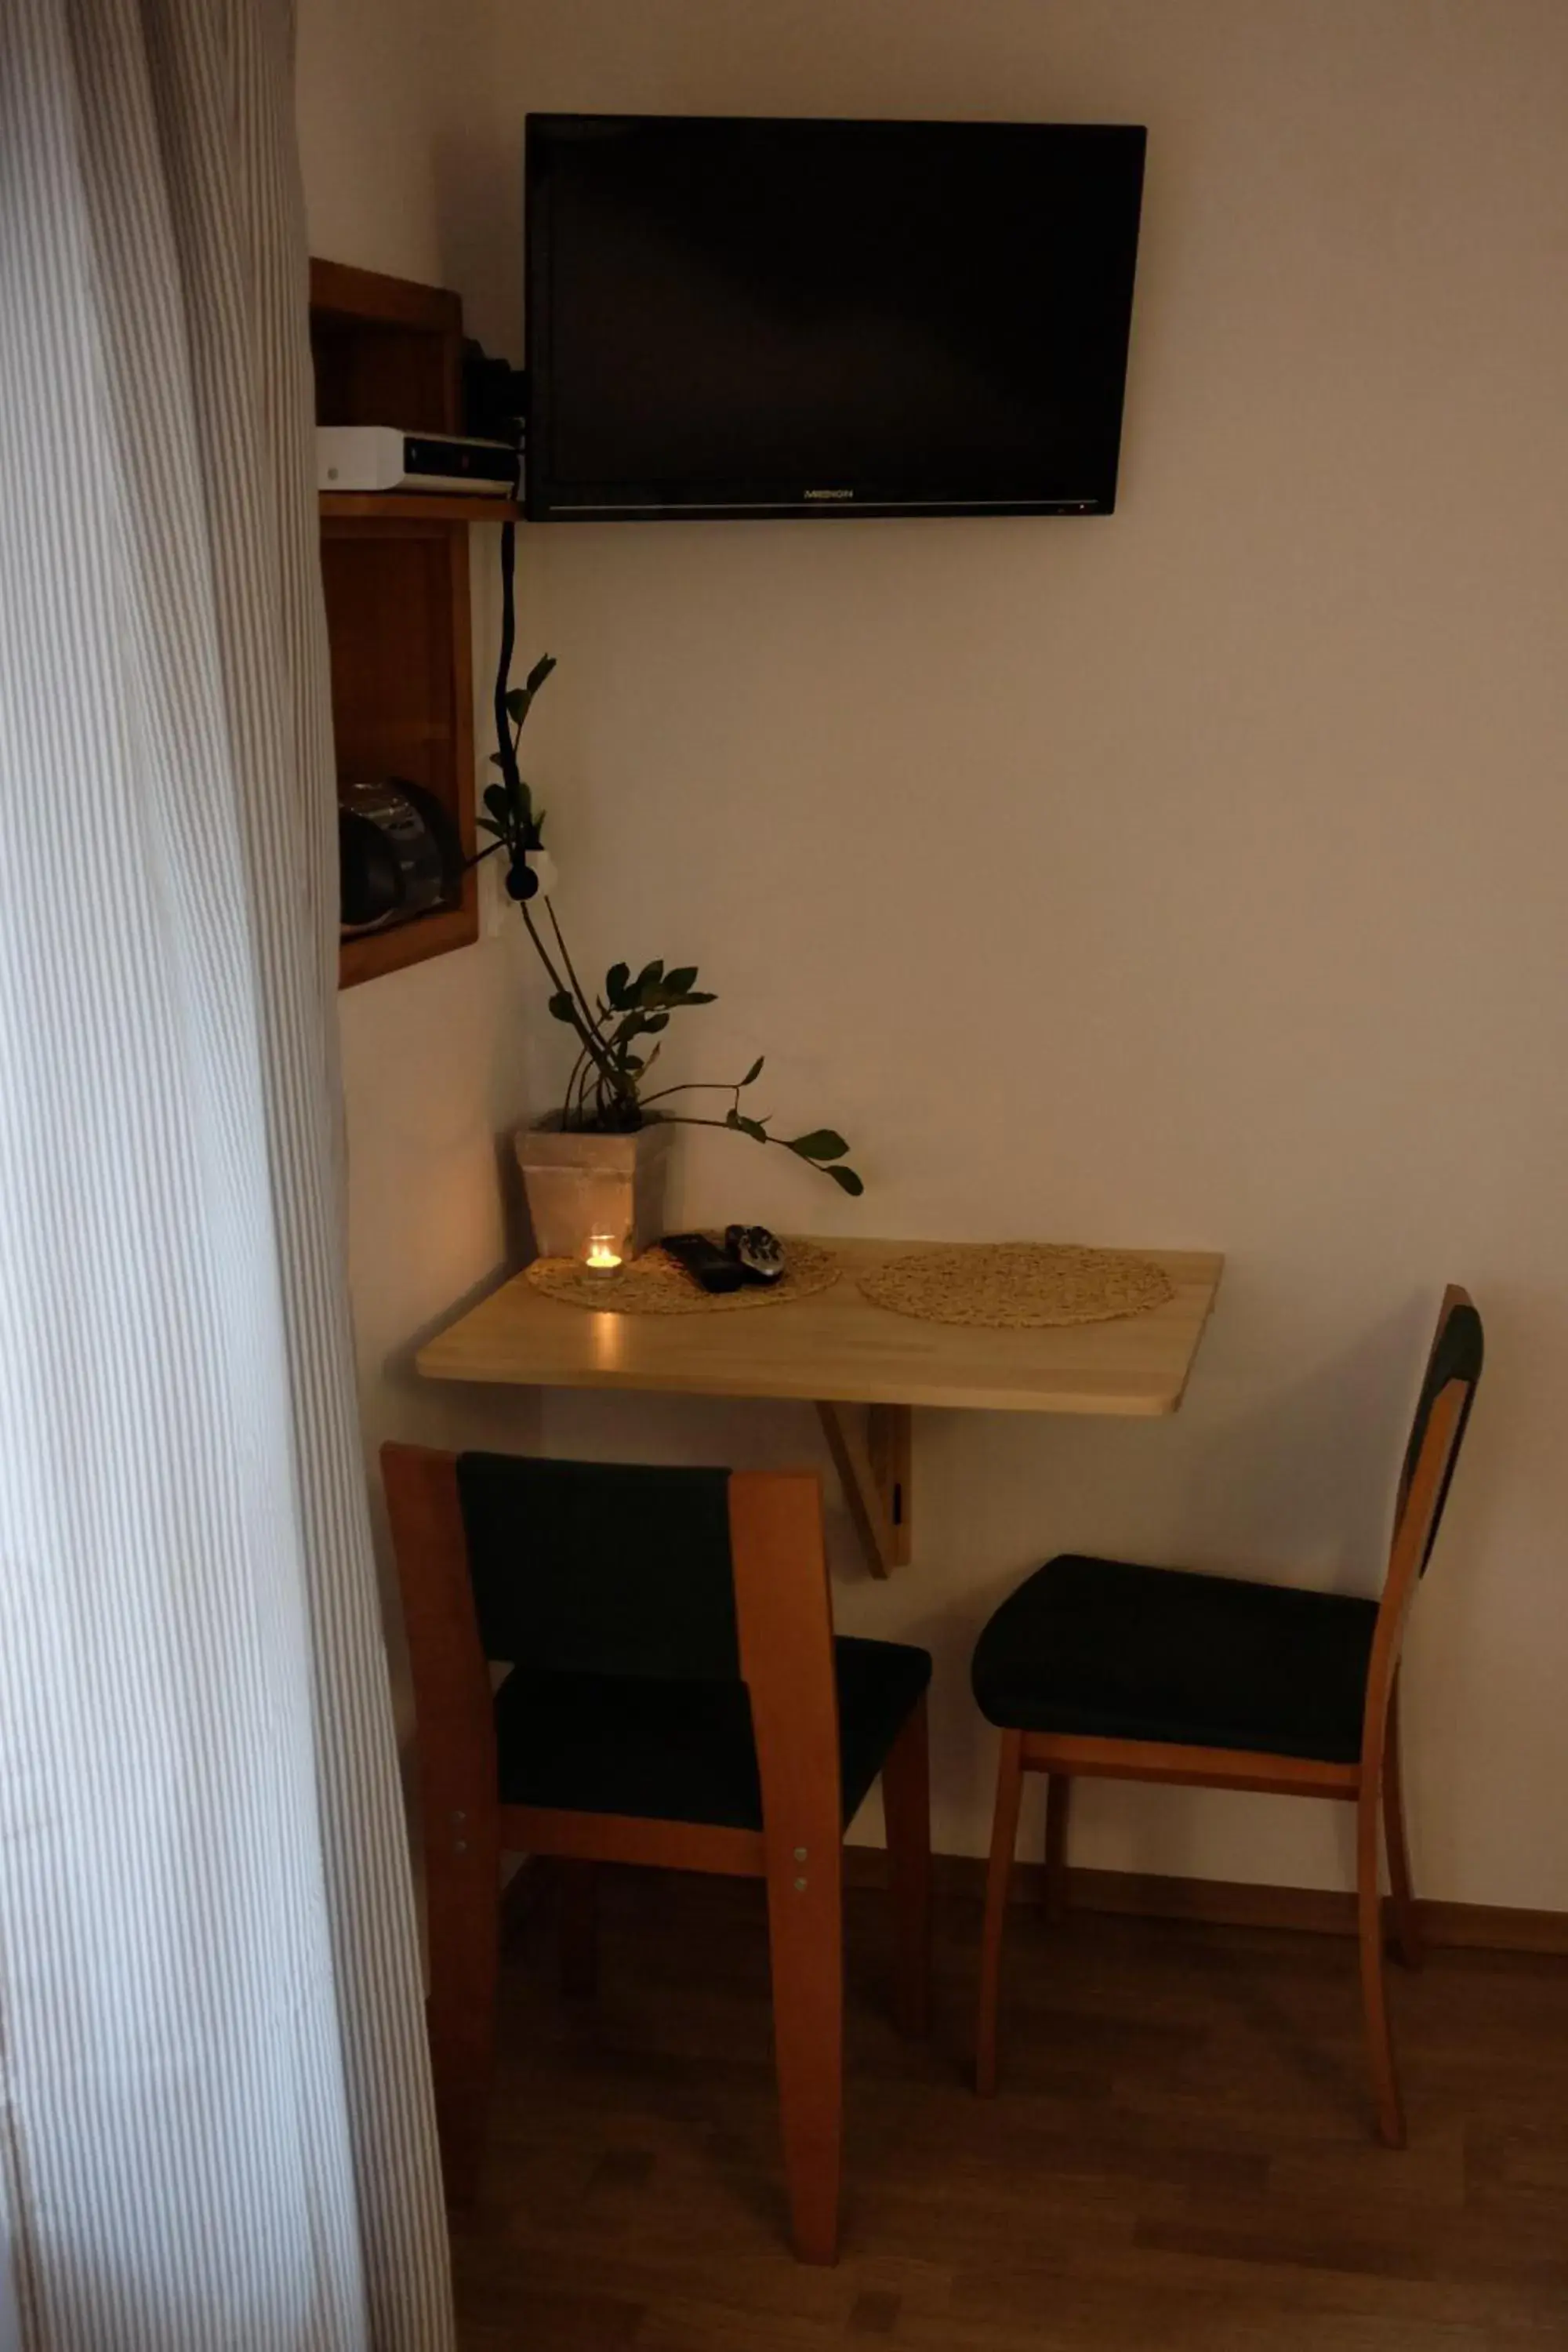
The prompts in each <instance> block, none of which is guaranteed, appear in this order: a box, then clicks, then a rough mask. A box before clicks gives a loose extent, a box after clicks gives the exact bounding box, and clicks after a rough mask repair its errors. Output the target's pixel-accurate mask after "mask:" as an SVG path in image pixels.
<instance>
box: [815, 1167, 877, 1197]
mask: <svg viewBox="0 0 1568 2352" xmlns="http://www.w3.org/2000/svg"><path fill="white" fill-rule="evenodd" d="M822 1172H823V1174H824V1175H825V1176H831V1177H832V1179H833V1181H834V1182H835V1183H836V1184H837V1187H838V1189H839V1191H840V1192H847V1193H848V1195H849V1197H850V1199H851V1200H852V1201H858V1199H859V1197H860V1195H861V1193H862V1192H864V1191H865V1190H866V1187H865V1185H864V1183H863V1182H862V1181H861V1180H860V1178H859V1177H858V1176H857V1175H856V1173H855V1171H854V1170H853V1168H825V1169H824V1170H823V1171H822Z"/></svg>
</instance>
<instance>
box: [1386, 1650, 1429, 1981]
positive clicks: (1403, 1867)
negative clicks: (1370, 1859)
mask: <svg viewBox="0 0 1568 2352" xmlns="http://www.w3.org/2000/svg"><path fill="white" fill-rule="evenodd" d="M1383 1832H1384V1837H1385V1839H1386V1840H1387V1842H1388V1887H1389V1895H1390V1898H1391V1900H1390V1907H1391V1909H1392V1911H1393V1913H1394V1950H1395V1951H1396V1952H1397V1953H1398V1955H1399V1957H1400V1958H1401V1959H1402V1960H1403V1961H1404V1963H1405V1967H1406V1968H1407V1969H1418V1968H1419V1967H1420V1965H1421V1957H1422V1955H1421V1930H1420V1928H1419V1927H1418V1926H1417V1924H1416V1918H1415V1896H1414V1895H1413V1894H1412V1893H1411V1890H1410V1849H1409V1847H1408V1846H1407V1845H1406V1843H1405V1783H1404V1779H1403V1775H1402V1773H1401V1770H1400V1763H1399V1684H1398V1682H1397V1680H1396V1681H1395V1683H1394V1688H1393V1691H1392V1692H1391V1693H1390V1696H1389V1701H1388V1723H1387V1727H1386V1728H1385V1730H1384V1741H1383Z"/></svg>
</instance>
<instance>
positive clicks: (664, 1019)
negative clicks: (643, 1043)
mask: <svg viewBox="0 0 1568 2352" xmlns="http://www.w3.org/2000/svg"><path fill="white" fill-rule="evenodd" d="M668 1026H669V1015H668V1013H643V1014H641V1015H640V1016H639V1018H638V1021H637V1028H638V1030H639V1031H640V1032H641V1034H643V1035H644V1036H645V1037H651V1036H652V1035H653V1034H654V1032H655V1031H656V1030H658V1029H668Z"/></svg>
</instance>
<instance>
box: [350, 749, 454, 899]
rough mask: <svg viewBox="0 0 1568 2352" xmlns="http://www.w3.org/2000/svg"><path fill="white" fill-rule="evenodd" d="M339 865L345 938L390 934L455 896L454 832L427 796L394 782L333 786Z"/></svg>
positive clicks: (447, 816)
mask: <svg viewBox="0 0 1568 2352" xmlns="http://www.w3.org/2000/svg"><path fill="white" fill-rule="evenodd" d="M338 864H339V877H340V884H341V893H342V895H341V915H342V929H343V933H344V936H345V937H348V938H353V937H356V936H357V935H358V934H359V933H361V932H363V931H376V930H386V929H390V928H391V927H392V925H393V924H395V923H404V922H408V921H411V920H412V919H413V918H414V917H415V916H416V915H427V914H430V913H431V912H432V911H433V910H434V909H435V908H437V907H441V906H447V905H455V904H456V903H457V902H458V898H460V897H461V895H462V887H463V852H462V845H461V843H460V842H459V840H458V828H457V826H456V825H455V824H453V822H452V819H451V816H450V814H448V812H447V809H446V808H445V807H444V806H443V804H442V803H441V802H440V801H438V800H437V797H436V795H435V793H431V792H426V789H425V787H424V785H423V784H411V783H408V782H405V780H404V779H403V778H401V777H398V776H391V777H387V778H384V779H383V780H382V781H380V782H374V783H340V785H339V786H338Z"/></svg>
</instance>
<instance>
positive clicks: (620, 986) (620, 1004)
mask: <svg viewBox="0 0 1568 2352" xmlns="http://www.w3.org/2000/svg"><path fill="white" fill-rule="evenodd" d="M631 976H632V973H631V966H630V964H625V963H613V964H612V965H611V966H610V969H609V971H607V972H606V973H605V995H606V996H607V997H608V998H609V1000H610V1009H611V1011H612V1012H614V1013H624V1012H625V1011H626V1007H627V1005H628V1004H630V1003H631V1001H632V1000H631V994H630V992H629V990H628V989H627V987H626V982H628V981H629V980H630V978H631Z"/></svg>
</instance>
